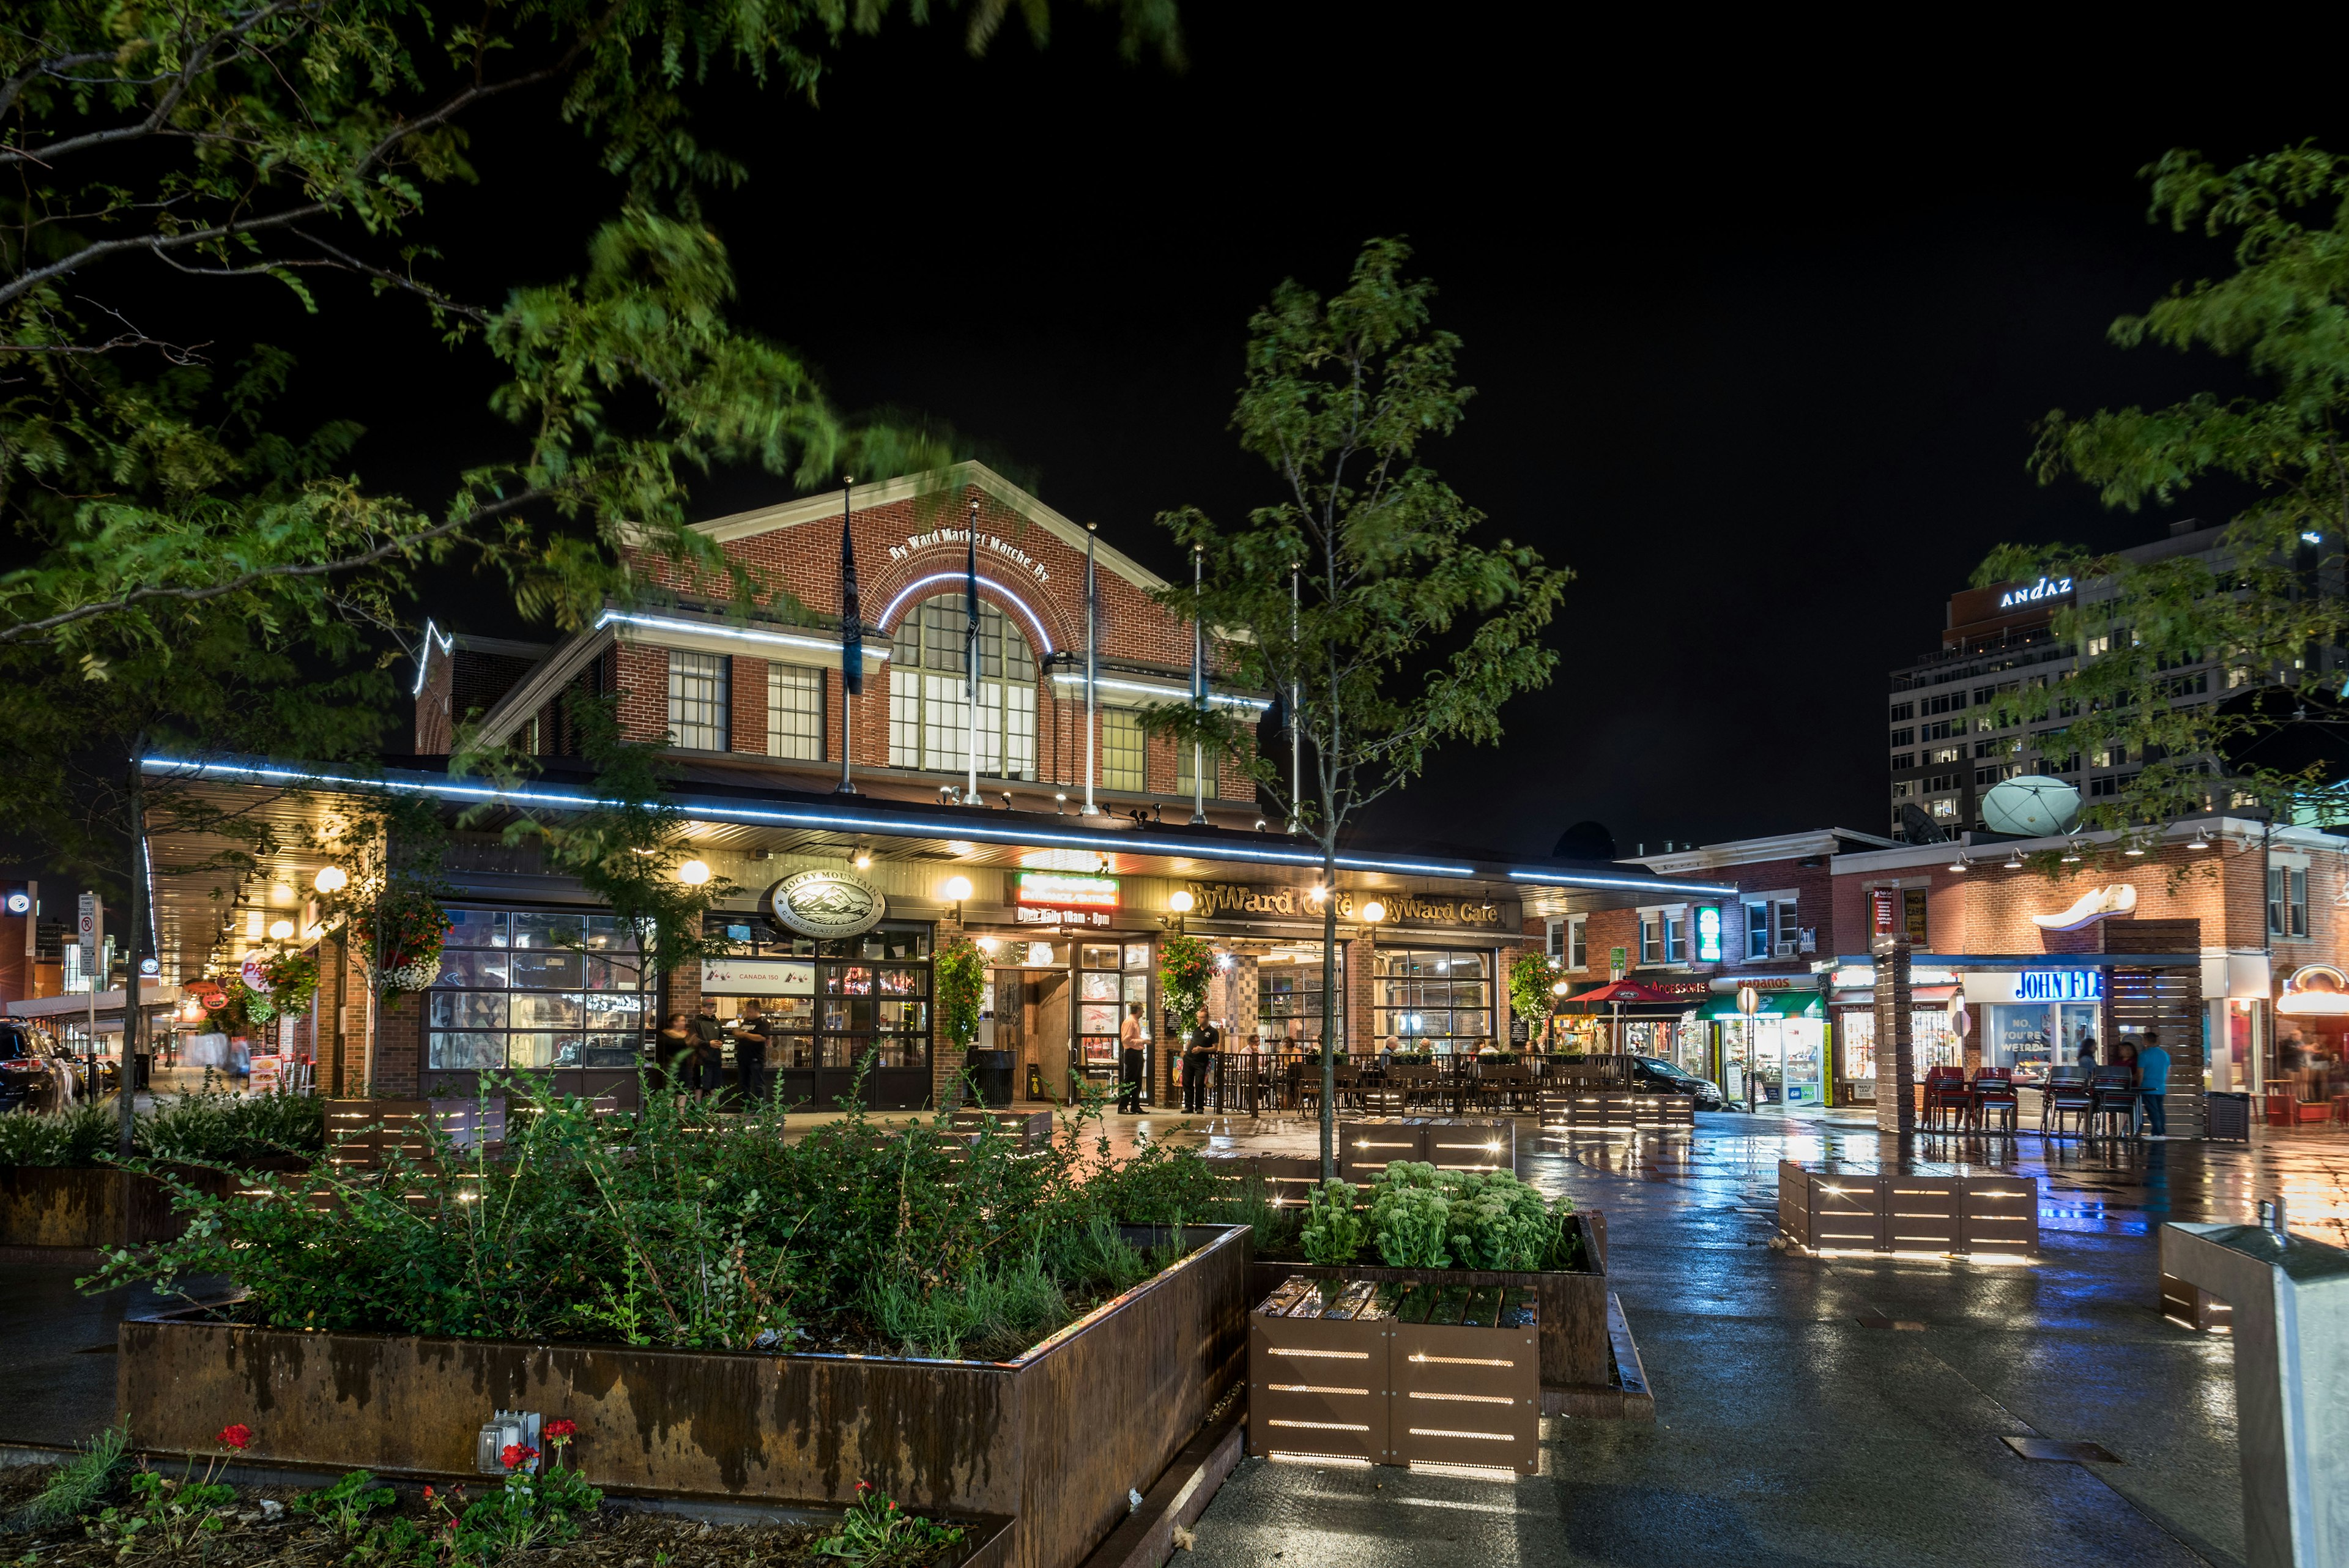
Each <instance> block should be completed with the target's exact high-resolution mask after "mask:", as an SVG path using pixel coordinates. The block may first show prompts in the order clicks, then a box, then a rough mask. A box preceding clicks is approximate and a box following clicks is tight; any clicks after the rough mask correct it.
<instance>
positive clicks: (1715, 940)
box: [1696, 904, 1721, 963]
mask: <svg viewBox="0 0 2349 1568" xmlns="http://www.w3.org/2000/svg"><path fill="white" fill-rule="evenodd" d="M1696 961H1697V962H1699V963H1719V962H1720V961H1721V906H1720V905H1718V904H1699V905H1698V906H1697V907H1696Z"/></svg>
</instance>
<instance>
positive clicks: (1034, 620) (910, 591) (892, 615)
mask: <svg viewBox="0 0 2349 1568" xmlns="http://www.w3.org/2000/svg"><path fill="white" fill-rule="evenodd" d="M965 580H966V579H965V576H964V574H962V573H960V572H932V573H931V574H930V575H929V576H926V577H916V578H915V579H914V580H913V581H912V582H910V583H907V584H906V585H905V587H902V588H899V589H898V590H897V597H895V598H894V599H891V600H890V601H889V607H888V608H887V609H885V610H883V611H882V612H881V624H882V625H883V626H884V627H887V626H888V625H890V624H891V623H892V622H894V621H895V619H896V618H897V611H898V609H899V607H902V606H903V605H904V604H905V601H906V600H907V599H909V598H911V597H913V595H914V590H915V589H916V588H926V587H929V586H930V585H931V584H932V583H959V582H962V581H965ZM978 580H979V582H980V583H982V584H983V585H985V586H986V587H990V588H993V589H994V590H995V591H996V592H997V593H999V594H1001V595H1002V596H1003V597H1005V598H1007V599H1009V600H1010V601H1011V602H1012V603H1013V604H1014V605H1016V606H1018V607H1019V613H1020V614H1021V615H1024V616H1026V617H1027V618H1028V624H1029V625H1030V626H1032V627H1034V628H1036V640H1037V641H1038V642H1040V643H1041V644H1042V645H1043V648H1044V651H1045V652H1046V653H1050V652H1051V651H1052V636H1051V633H1050V632H1048V631H1046V630H1045V629H1044V622H1043V621H1042V619H1041V618H1039V617H1038V616H1037V614H1036V612H1035V611H1034V610H1032V609H1030V608H1029V607H1028V601H1027V600H1026V599H1023V598H1021V597H1019V595H1018V594H1015V593H1013V592H1012V591H1011V590H1010V589H1009V588H1007V587H1004V586H1003V585H1002V584H1001V583H999V582H997V581H996V580H995V579H994V578H993V577H989V576H980V578H979V579H978Z"/></svg>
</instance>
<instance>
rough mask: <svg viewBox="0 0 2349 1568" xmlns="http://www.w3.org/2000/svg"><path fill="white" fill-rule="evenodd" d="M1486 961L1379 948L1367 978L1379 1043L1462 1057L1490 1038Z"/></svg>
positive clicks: (1471, 955)
mask: <svg viewBox="0 0 2349 1568" xmlns="http://www.w3.org/2000/svg"><path fill="white" fill-rule="evenodd" d="M1492 959H1493V955H1492V954H1490V953H1487V952H1413V951H1411V950H1398V949H1392V948H1381V949H1379V950H1378V952H1377V955H1376V958H1375V961H1374V964H1373V974H1372V979H1371V995H1372V999H1373V1002H1374V1009H1375V1012H1376V1014H1377V1016H1376V1018H1375V1019H1374V1021H1373V1023H1374V1026H1375V1028H1376V1029H1377V1032H1378V1037H1379V1043H1380V1044H1381V1045H1385V1044H1392V1045H1393V1046H1394V1047H1395V1049H1397V1050H1399V1051H1433V1052H1435V1053H1436V1054H1439V1055H1449V1054H1454V1053H1458V1054H1468V1053H1470V1052H1473V1051H1475V1049H1476V1045H1477V1043H1478V1042H1479V1041H1484V1040H1489V1039H1491V1038H1492V1037H1493V986H1492V969H1491V964H1492Z"/></svg>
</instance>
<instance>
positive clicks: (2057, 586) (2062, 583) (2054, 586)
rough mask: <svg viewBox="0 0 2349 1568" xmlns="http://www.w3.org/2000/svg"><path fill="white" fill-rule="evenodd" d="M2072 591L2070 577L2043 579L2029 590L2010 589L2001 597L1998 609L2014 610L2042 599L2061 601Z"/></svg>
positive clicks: (2028, 588)
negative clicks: (2016, 607) (2018, 606)
mask: <svg viewBox="0 0 2349 1568" xmlns="http://www.w3.org/2000/svg"><path fill="white" fill-rule="evenodd" d="M2071 591H2072V579H2071V578H2069V577H2042V578H2040V579H2039V580H2038V581H2037V582H2035V583H2033V584H2032V585H2031V586H2030V587H2027V588H2009V589H2008V590H2007V591H2006V592H2005V593H2003V594H2002V595H2000V596H1999V601H1998V607H1999V608H2001V609H2013V607H2015V606H2016V605H2027V604H2035V603H2037V602H2038V601H2039V600H2041V599H2060V598H2062V597H2064V595H2065V594H2068V593H2070V592H2071Z"/></svg>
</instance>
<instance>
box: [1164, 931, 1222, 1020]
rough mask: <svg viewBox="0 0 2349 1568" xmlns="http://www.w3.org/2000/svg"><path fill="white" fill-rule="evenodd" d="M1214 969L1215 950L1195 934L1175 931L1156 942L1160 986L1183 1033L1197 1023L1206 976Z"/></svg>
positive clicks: (1204, 1000) (1203, 1006)
mask: <svg viewBox="0 0 2349 1568" xmlns="http://www.w3.org/2000/svg"><path fill="white" fill-rule="evenodd" d="M1214 971H1215V954H1214V953H1213V952H1212V951H1211V950H1209V949H1208V947H1207V944H1206V943H1205V942H1203V941H1201V940H1199V939H1198V938H1196V937H1193V936H1184V935H1181V934H1177V935H1174V936H1171V937H1168V938H1167V939H1166V940H1164V941H1163V942H1161V943H1159V944H1158V986H1159V990H1160V992H1161V993H1162V994H1163V995H1164V997H1165V999H1166V1011H1167V1012H1169V1013H1171V1014H1173V1015H1174V1027H1175V1028H1176V1029H1177V1030H1178V1031H1180V1032H1181V1033H1184V1034H1186V1035H1187V1034H1189V1033H1192V1032H1193V1031H1194V1030H1195V1029H1197V1028H1198V1027H1199V1018H1200V1015H1201V1014H1202V1013H1204V1012H1206V1010H1207V980H1208V977H1209V976H1210V975H1211V974H1212V973H1213V972H1214Z"/></svg>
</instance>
